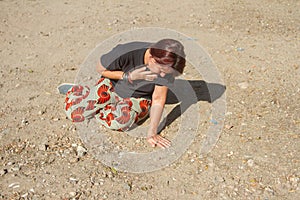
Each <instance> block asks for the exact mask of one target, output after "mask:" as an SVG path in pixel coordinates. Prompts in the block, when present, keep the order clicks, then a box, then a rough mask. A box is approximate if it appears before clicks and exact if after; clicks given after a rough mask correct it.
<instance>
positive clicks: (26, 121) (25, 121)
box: [21, 119, 29, 126]
mask: <svg viewBox="0 0 300 200" xmlns="http://www.w3.org/2000/svg"><path fill="white" fill-rule="evenodd" d="M21 124H22V125H24V126H26V125H28V124H29V121H28V120H27V119H22V121H21Z"/></svg>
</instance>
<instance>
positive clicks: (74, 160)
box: [69, 157, 79, 163]
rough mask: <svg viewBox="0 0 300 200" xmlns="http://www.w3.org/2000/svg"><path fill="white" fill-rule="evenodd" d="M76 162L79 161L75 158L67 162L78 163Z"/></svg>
mask: <svg viewBox="0 0 300 200" xmlns="http://www.w3.org/2000/svg"><path fill="white" fill-rule="evenodd" d="M78 161H79V159H78V158H76V157H71V158H69V162H70V163H76V162H78Z"/></svg>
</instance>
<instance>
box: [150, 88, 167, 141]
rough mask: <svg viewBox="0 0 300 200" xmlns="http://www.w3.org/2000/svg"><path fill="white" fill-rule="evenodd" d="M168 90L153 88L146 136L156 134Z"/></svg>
mask: <svg viewBox="0 0 300 200" xmlns="http://www.w3.org/2000/svg"><path fill="white" fill-rule="evenodd" d="M167 91H168V88H167V87H165V86H155V89H154V92H153V95H152V104H151V109H150V127H149V130H148V136H149V137H150V136H153V135H156V134H157V131H158V126H159V123H160V120H161V117H162V113H163V110H164V107H165V103H166V98H167Z"/></svg>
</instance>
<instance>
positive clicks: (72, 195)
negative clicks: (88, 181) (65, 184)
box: [69, 192, 77, 197]
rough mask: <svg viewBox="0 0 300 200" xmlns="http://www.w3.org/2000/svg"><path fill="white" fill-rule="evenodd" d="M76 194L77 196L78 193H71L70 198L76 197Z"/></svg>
mask: <svg viewBox="0 0 300 200" xmlns="http://www.w3.org/2000/svg"><path fill="white" fill-rule="evenodd" d="M76 194H77V193H76V192H70V193H69V195H70V197H75V196H76Z"/></svg>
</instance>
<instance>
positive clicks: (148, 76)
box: [144, 74, 157, 81]
mask: <svg viewBox="0 0 300 200" xmlns="http://www.w3.org/2000/svg"><path fill="white" fill-rule="evenodd" d="M156 78H157V75H156V74H151V75H146V76H145V78H144V79H145V80H146V81H154V80H155V79H156Z"/></svg>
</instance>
